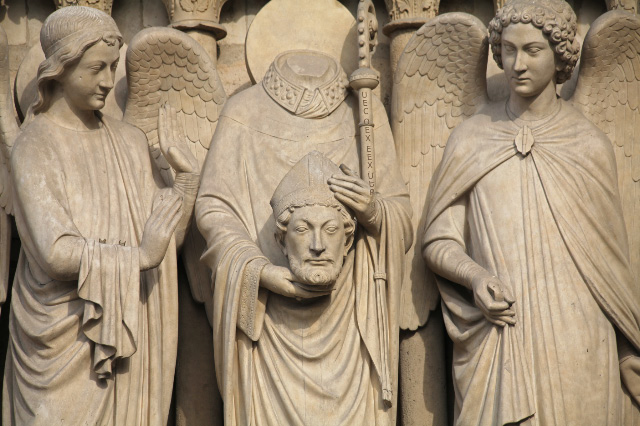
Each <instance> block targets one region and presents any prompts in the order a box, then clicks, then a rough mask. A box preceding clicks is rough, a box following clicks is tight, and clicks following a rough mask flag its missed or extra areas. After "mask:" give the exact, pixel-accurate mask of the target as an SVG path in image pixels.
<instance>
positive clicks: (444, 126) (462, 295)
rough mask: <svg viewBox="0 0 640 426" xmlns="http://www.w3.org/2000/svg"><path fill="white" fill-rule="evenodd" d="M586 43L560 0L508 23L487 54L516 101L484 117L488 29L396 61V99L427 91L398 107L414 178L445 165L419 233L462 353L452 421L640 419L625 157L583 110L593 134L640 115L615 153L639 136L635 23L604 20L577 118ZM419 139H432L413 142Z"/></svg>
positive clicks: (436, 42)
mask: <svg viewBox="0 0 640 426" xmlns="http://www.w3.org/2000/svg"><path fill="white" fill-rule="evenodd" d="M575 31H576V17H575V14H574V13H573V11H572V10H571V8H570V6H569V5H568V4H567V3H566V2H564V1H559V0H534V1H524V0H512V1H511V2H509V3H507V4H506V5H505V7H504V8H502V9H501V10H499V11H498V13H497V15H496V17H495V18H494V19H493V20H492V21H491V24H490V31H489V34H490V36H489V42H490V43H491V47H492V50H493V54H494V58H495V59H496V61H497V63H498V65H499V66H501V67H503V69H504V72H505V76H506V78H507V81H508V84H509V90H510V96H509V99H508V100H507V101H506V102H504V101H503V102H497V103H488V102H487V96H486V80H485V78H484V72H485V69H486V67H485V64H486V58H487V45H488V43H487V38H486V34H487V30H486V28H485V27H484V26H483V25H482V24H481V23H480V22H479V21H478V20H477V19H476V18H473V17H471V16H468V15H464V14H445V15H442V16H440V17H438V18H436V19H434V20H433V21H431V22H429V23H427V24H426V25H425V26H424V27H422V28H421V29H420V30H419V31H418V33H417V34H416V36H415V37H414V38H413V39H412V40H411V41H410V42H409V44H408V46H407V48H406V50H405V54H406V56H404V57H403V58H401V60H400V64H399V67H398V68H399V70H403V72H402V74H399V75H397V76H396V82H397V83H399V84H402V85H404V89H403V90H401V91H400V92H401V93H402V92H403V91H404V90H407V89H408V90H414V91H415V92H414V95H412V96H409V97H404V98H402V97H399V98H398V99H397V103H396V104H395V108H397V110H396V114H399V115H400V116H401V117H402V119H401V120H399V121H400V122H401V125H402V126H404V129H405V131H406V133H405V134H406V135H407V137H406V138H405V139H403V140H400V141H398V142H399V143H400V146H403V144H404V146H403V153H402V154H400V157H401V158H402V159H403V162H404V164H405V171H406V170H410V169H408V168H409V167H413V168H414V169H418V170H420V169H421V170H422V172H421V173H422V180H421V181H420V182H421V184H422V185H424V184H425V181H426V180H427V179H425V177H424V176H425V175H426V176H427V177H428V176H429V175H431V174H432V173H433V172H432V170H433V169H432V167H434V165H435V164H434V163H435V161H434V160H437V157H439V156H442V160H441V162H440V165H439V167H438V168H437V169H436V171H435V174H434V176H433V179H432V181H431V184H430V190H429V195H428V198H427V201H426V203H427V212H426V215H425V218H424V219H423V222H422V223H421V225H420V230H419V231H418V232H419V233H420V234H422V235H423V236H424V239H423V254H424V257H425V259H426V261H427V264H428V265H429V267H430V268H431V269H432V270H433V272H435V274H436V276H437V283H438V288H439V290H440V294H441V296H442V300H443V304H442V309H443V313H444V319H445V324H446V327H447V331H448V333H449V336H450V337H451V339H452V340H453V345H454V347H453V379H454V387H455V392H456V403H455V418H454V421H455V424H459V425H473V424H478V425H505V424H513V423H518V424H603V425H604V424H608V425H620V424H633V423H634V422H635V421H637V418H638V408H637V407H638V406H637V403H638V400H639V397H640V393H639V392H638V389H639V385H640V378H639V377H638V371H640V369H639V368H638V365H640V364H639V363H640V358H638V349H640V326H639V324H640V311H639V309H640V293H639V292H640V288H639V287H638V283H637V281H636V282H634V278H633V274H632V271H631V265H630V263H629V251H628V244H627V231H626V229H625V223H624V219H623V205H624V204H623V203H624V199H623V203H621V200H620V195H619V192H618V182H617V179H616V173H617V170H616V161H615V155H614V148H613V147H612V142H611V141H610V140H609V138H607V136H606V135H605V133H604V132H602V131H601V130H599V129H598V128H597V127H596V126H595V125H594V124H592V123H591V122H590V121H589V120H588V119H587V118H585V116H584V115H582V114H581V113H580V111H582V112H583V113H584V114H585V115H586V116H587V117H590V118H591V119H592V120H593V121H594V122H596V123H597V124H602V122H603V121H606V120H607V117H610V115H614V116H618V115H620V114H622V116H623V117H635V118H633V119H632V121H623V123H624V125H625V126H626V129H625V132H619V131H616V133H611V135H612V138H613V139H614V142H615V144H616V145H624V144H625V143H627V141H628V139H626V138H627V137H629V136H630V135H633V133H634V132H635V133H636V134H637V129H638V127H637V124H634V121H633V120H635V122H637V114H638V113H637V102H638V100H637V97H635V96H636V94H637V93H638V80H639V79H638V77H637V73H634V72H629V71H631V70H633V69H636V70H637V69H640V68H638V65H639V62H638V46H640V44H638V41H640V34H639V33H638V18H637V17H635V16H633V15H630V14H627V13H626V12H622V11H613V12H608V13H607V14H605V15H603V16H602V17H600V18H599V19H598V20H597V21H596V22H594V24H593V26H592V27H591V30H590V32H589V33H588V35H587V37H586V39H585V46H584V48H583V51H582V52H583V56H582V65H581V69H580V76H579V78H580V81H579V82H578V86H577V89H576V93H575V95H574V98H573V100H574V104H573V105H571V104H570V103H568V102H565V101H563V100H561V99H559V98H558V97H557V95H556V84H557V83H562V82H564V81H566V80H567V79H568V78H569V77H570V76H571V72H572V71H573V68H574V66H575V64H576V62H577V60H578V56H579V53H580V46H579V43H578V42H577V41H576V40H575V38H574V37H575ZM441 56H442V57H444V58H447V59H448V60H442V59H441V58H440V57H441ZM620 87H624V89H621V90H618V89H619V88H620ZM409 88H410V89H409ZM623 92H624V94H623V95H621V94H622V93H623ZM401 93H399V94H398V96H402V95H401ZM404 93H405V94H406V93H407V92H404ZM432 111H437V113H438V114H437V115H436V114H433V113H432ZM594 111H598V113H599V114H602V117H596V116H595V115H594ZM627 114H628V115H627ZM469 115H472V117H471V118H469V119H467V120H465V121H463V122H462V123H461V124H458V123H460V122H461V121H462V120H463V119H464V118H465V117H466V116H469ZM430 116H431V117H434V116H435V117H443V119H442V120H441V121H440V120H438V119H433V118H429V117H430ZM396 117H397V116H396ZM413 120H420V121H418V122H419V123H420V126H417V125H412V124H411V123H415V121H413ZM454 126H455V129H454V130H453V132H451V130H450V129H451V128H453V127H454ZM419 129H423V132H428V133H422V134H421V135H420V137H412V136H410V135H411V134H410V132H415V131H418V132H419V131H420V130H419ZM621 133H622V134H621ZM448 135H450V136H449V137H448V141H447V142H446V148H444V146H442V145H444V141H445V140H446V139H447V138H446V136H448ZM629 143H632V142H631V141H630V140H629ZM416 144H417V145H416ZM420 144H422V145H420ZM620 167H625V166H624V165H621V166H620ZM623 170H624V169H623ZM626 177H627V178H629V179H631V176H629V174H627V175H626ZM416 182H418V180H413V179H411V180H410V185H415V183H416ZM410 191H411V193H412V195H413V194H415V193H416V192H415V191H416V189H415V188H411V190H410ZM424 200H425V198H424V195H421V196H420V199H419V200H418V199H416V200H414V201H415V202H419V203H424ZM630 235H631V240H632V242H631V247H633V239H634V238H637V235H636V229H631V234H630ZM636 241H637V240H636ZM487 390H490V391H489V392H487ZM623 407H624V408H623Z"/></svg>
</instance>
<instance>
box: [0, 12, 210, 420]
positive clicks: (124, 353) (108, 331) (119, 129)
mask: <svg viewBox="0 0 640 426" xmlns="http://www.w3.org/2000/svg"><path fill="white" fill-rule="evenodd" d="M41 40H42V49H43V50H44V52H45V55H46V58H47V59H46V62H45V63H44V64H43V65H42V66H41V67H40V70H39V75H38V77H37V79H38V83H37V84H38V86H39V93H40V94H41V96H40V97H39V98H38V100H37V101H36V102H35V103H34V104H33V108H32V109H31V110H30V113H29V116H28V117H27V122H26V123H25V125H24V126H23V127H22V128H21V129H17V128H16V123H15V121H14V122H13V125H11V120H10V118H11V119H12V118H13V108H12V107H11V106H10V105H9V104H7V103H6V102H3V103H1V104H0V105H1V106H2V108H3V109H2V112H1V113H0V115H1V116H2V117H4V119H3V120H2V122H1V123H0V125H1V126H2V129H1V130H2V134H3V137H4V138H5V140H3V150H4V148H5V147H8V148H11V146H13V147H14V149H7V150H6V151H4V152H3V155H6V153H7V152H8V153H10V157H11V174H12V181H13V182H14V183H15V186H14V197H15V201H16V204H17V205H19V208H18V209H16V210H15V211H16V223H17V228H18V232H19V234H20V236H21V240H22V242H23V245H22V251H21V253H20V259H19V261H18V267H17V271H16V275H15V281H14V286H13V294H14V295H15V297H14V298H13V299H12V304H11V308H10V315H11V321H10V323H11V328H10V333H11V334H10V348H11V349H10V350H9V353H8V355H7V365H6V368H5V371H4V399H3V423H4V424H24V423H29V424H56V423H61V422H70V423H73V424H107V423H108V424H130V423H136V424H146V425H152V424H153V425H162V424H166V423H167V421H168V416H169V411H170V403H171V394H172V391H173V376H174V368H175V359H176V347H177V332H178V330H177V319H178V316H177V300H176V297H177V288H176V285H177V277H176V275H177V270H176V248H177V247H179V246H180V245H182V242H183V241H184V236H185V234H186V229H187V227H188V225H189V219H190V217H191V212H192V209H193V204H194V202H195V196H196V192H197V189H198V178H199V165H198V163H197V160H196V158H195V157H194V156H193V155H192V154H191V152H190V151H189V149H188V147H186V146H185V145H184V143H185V137H184V134H183V132H181V129H180V128H178V126H176V119H175V117H174V115H175V110H173V109H171V108H168V107H165V108H162V109H161V110H160V113H159V116H158V121H157V123H158V124H157V126H158V127H159V134H160V146H161V151H162V152H163V153H164V154H163V155H166V157H165V158H166V160H167V161H168V162H169V164H170V165H171V167H173V168H174V170H175V173H176V176H175V180H174V182H173V185H172V186H170V187H166V188H165V187H164V184H162V182H161V181H160V180H159V179H157V177H158V174H157V172H155V171H154V170H153V169H152V166H151V155H150V153H149V150H148V148H147V147H148V144H147V141H146V138H145V135H144V134H143V133H141V132H140V131H139V130H138V129H136V128H135V127H133V126H131V125H129V124H126V123H124V122H122V121H120V120H116V119H111V118H108V117H107V116H103V115H101V114H98V113H97V111H99V110H100V109H102V108H103V107H104V105H105V103H106V97H107V94H108V93H109V91H110V90H111V89H112V88H113V87H114V77H115V67H116V65H117V64H118V61H119V58H120V52H119V49H120V47H121V43H122V36H121V35H120V32H119V30H118V28H117V26H116V24H115V22H114V21H113V19H111V18H110V17H109V16H108V15H107V14H105V13H104V12H100V11H97V10H95V9H91V8H86V7H71V8H64V9H61V10H59V11H57V12H55V13H53V14H52V15H51V16H50V17H49V18H47V20H46V21H45V23H44V26H43V36H42V37H41ZM5 43H6V41H5ZM83 44H84V45H83ZM3 47H6V46H3ZM70 52H81V53H79V54H77V55H76V56H75V57H74V55H73V54H71V53H70ZM5 65H6V64H5ZM3 71H4V74H3V88H2V90H3V93H5V94H7V93H9V90H8V75H7V72H6V71H7V68H6V66H5V68H4V69H3ZM51 75H53V76H54V77H55V79H46V78H44V77H43V76H51ZM14 142H15V144H14ZM3 234H4V229H3ZM3 244H4V243H3ZM43 284H46V285H43ZM42 347H47V348H49V349H50V350H47V351H41V350H38V348H42ZM30 371H37V373H36V374H33V373H31V372H30ZM150 371H155V372H157V373H155V374H154V376H152V377H149V372H150ZM143 383H147V386H143ZM69 400H76V401H82V402H83V407H82V409H81V410H70V409H69V405H68V404H67V401H69Z"/></svg>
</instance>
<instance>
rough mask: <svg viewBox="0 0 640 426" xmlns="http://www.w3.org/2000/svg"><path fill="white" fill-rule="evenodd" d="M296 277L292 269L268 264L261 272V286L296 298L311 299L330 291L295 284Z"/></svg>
mask: <svg viewBox="0 0 640 426" xmlns="http://www.w3.org/2000/svg"><path fill="white" fill-rule="evenodd" d="M294 282H295V278H294V276H293V274H292V273H291V271H290V270H289V269H287V268H283V267H282V266H276V265H272V264H270V263H269V264H266V265H265V266H264V268H262V271H261V272H260V287H263V288H266V289H267V290H269V291H272V292H274V293H278V294H281V295H282V296H286V297H295V298H296V299H311V298H314V297H319V296H326V295H327V294H330V293H331V290H329V291H326V292H325V291H308V290H305V289H303V288H300V287H299V286H297V285H295V284H294Z"/></svg>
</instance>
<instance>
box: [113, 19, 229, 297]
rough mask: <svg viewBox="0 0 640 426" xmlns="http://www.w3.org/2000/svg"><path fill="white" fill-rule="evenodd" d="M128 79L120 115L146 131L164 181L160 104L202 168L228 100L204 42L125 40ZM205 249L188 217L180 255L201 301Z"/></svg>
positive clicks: (146, 33)
mask: <svg viewBox="0 0 640 426" xmlns="http://www.w3.org/2000/svg"><path fill="white" fill-rule="evenodd" d="M127 81H128V86H129V95H128V99H127V105H126V108H125V113H124V119H125V121H127V122H129V123H131V124H133V125H134V126H137V127H138V128H139V129H141V130H142V131H143V132H144V133H145V134H146V135H147V139H148V141H149V150H150V152H151V155H152V157H153V159H154V160H155V162H156V164H157V165H158V167H159V168H160V172H161V174H162V177H163V179H164V180H165V182H166V183H167V185H172V184H173V178H174V175H173V170H172V169H171V167H170V166H169V164H168V163H167V161H166V160H165V158H164V157H163V155H162V153H161V152H160V145H159V139H158V110H159V108H160V106H161V105H163V104H164V103H169V104H170V105H171V106H172V107H173V108H175V109H176V111H177V114H178V119H179V120H180V121H181V122H182V124H183V128H184V129H185V132H186V138H187V141H185V143H187V144H188V145H189V149H190V150H191V152H192V153H193V155H194V156H195V157H196V159H197V160H198V163H199V164H200V167H202V165H203V163H204V159H205V157H206V155H207V152H208V151H209V145H210V143H211V138H212V137H213V133H214V131H215V129H216V125H217V124H218V116H219V115H220V111H221V110H222V106H223V105H224V102H225V100H226V94H225V92H224V88H223V86H222V82H221V81H220V77H219V76H218V71H217V70H216V67H215V64H214V62H213V61H212V60H211V59H210V58H209V56H208V55H207V53H206V52H205V51H204V49H203V48H202V46H200V44H198V42H196V41H195V40H194V39H192V38H191V37H189V36H188V35H186V34H185V33H183V32H181V31H178V30H174V29H171V28H148V29H145V30H143V31H141V32H139V33H138V34H137V35H136V36H135V37H134V38H133V40H132V41H131V43H130V44H129V49H128V50H127ZM205 249H206V242H205V241H204V238H203V237H202V236H201V235H200V234H199V232H198V230H197V228H196V226H195V220H192V226H191V229H190V230H189V233H188V234H187V236H186V238H185V242H184V245H183V247H182V258H183V261H184V263H185V269H186V272H187V276H188V279H189V284H190V286H191V293H192V295H193V297H194V299H195V300H196V301H198V302H201V303H202V302H205V300H208V299H210V298H212V297H213V295H212V288H211V271H210V270H209V269H208V268H207V267H206V266H205V265H204V264H202V263H201V262H200V261H199V260H200V256H201V255H202V253H203V252H204V250H205Z"/></svg>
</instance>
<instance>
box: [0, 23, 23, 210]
mask: <svg viewBox="0 0 640 426" xmlns="http://www.w3.org/2000/svg"><path fill="white" fill-rule="evenodd" d="M19 133H20V126H19V125H18V119H17V116H16V113H15V109H14V106H13V97H12V96H11V82H10V72H9V42H8V40H7V34H6V33H5V31H4V30H3V29H2V28H1V27H0V207H1V208H2V209H3V210H4V212H5V213H6V214H10V215H12V214H13V189H12V185H11V178H10V173H11V164H10V161H9V160H10V159H11V150H12V149H13V143H14V142H15V140H16V138H17V137H18V134H19Z"/></svg>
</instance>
